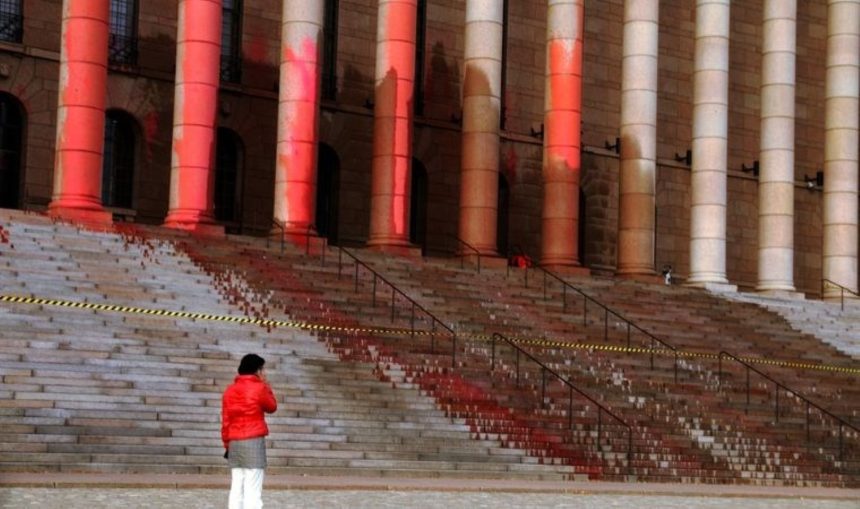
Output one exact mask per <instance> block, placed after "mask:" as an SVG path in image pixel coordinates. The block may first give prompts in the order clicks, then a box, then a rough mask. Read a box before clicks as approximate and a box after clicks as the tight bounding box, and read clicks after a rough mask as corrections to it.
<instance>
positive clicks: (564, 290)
mask: <svg viewBox="0 0 860 509" xmlns="http://www.w3.org/2000/svg"><path fill="white" fill-rule="evenodd" d="M561 311H562V312H563V313H567V285H566V284H564V285H561Z"/></svg>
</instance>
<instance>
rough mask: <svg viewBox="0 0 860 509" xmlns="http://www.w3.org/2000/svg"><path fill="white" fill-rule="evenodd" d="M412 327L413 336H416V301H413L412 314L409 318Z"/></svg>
mask: <svg viewBox="0 0 860 509" xmlns="http://www.w3.org/2000/svg"><path fill="white" fill-rule="evenodd" d="M409 320H410V322H411V327H412V338H413V339H414V338H415V301H412V316H411V317H410V318H409Z"/></svg>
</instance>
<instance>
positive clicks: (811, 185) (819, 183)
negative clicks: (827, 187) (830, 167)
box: [803, 171, 824, 190]
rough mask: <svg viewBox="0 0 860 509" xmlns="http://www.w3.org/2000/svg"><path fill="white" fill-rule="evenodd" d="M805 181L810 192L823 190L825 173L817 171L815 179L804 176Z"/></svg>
mask: <svg viewBox="0 0 860 509" xmlns="http://www.w3.org/2000/svg"><path fill="white" fill-rule="evenodd" d="M803 181H804V182H806V188H807V189H809V190H812V189H821V188H823V187H824V172H823V171H817V172H815V176H814V177H810V176H809V175H804V176H803Z"/></svg>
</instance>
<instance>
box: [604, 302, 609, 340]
mask: <svg viewBox="0 0 860 509" xmlns="http://www.w3.org/2000/svg"><path fill="white" fill-rule="evenodd" d="M603 341H604V342H606V343H608V342H609V308H608V307H605V306H604V307H603Z"/></svg>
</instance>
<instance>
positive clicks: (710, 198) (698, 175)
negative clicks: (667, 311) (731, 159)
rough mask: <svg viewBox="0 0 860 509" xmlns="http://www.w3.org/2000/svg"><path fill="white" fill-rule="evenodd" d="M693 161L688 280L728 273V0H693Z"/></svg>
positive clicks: (705, 281)
mask: <svg viewBox="0 0 860 509" xmlns="http://www.w3.org/2000/svg"><path fill="white" fill-rule="evenodd" d="M695 48H696V49H695V51H696V56H695V64H694V74H693V165H692V174H691V177H690V178H691V184H692V198H691V206H690V219H691V221H690V223H691V225H690V276H689V278H687V281H688V283H690V284H692V285H701V286H705V285H719V284H728V280H727V279H726V186H727V182H726V165H727V158H728V147H727V145H728V143H727V138H728V99H729V0H696V45H695Z"/></svg>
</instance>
